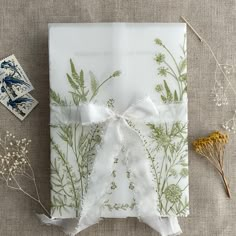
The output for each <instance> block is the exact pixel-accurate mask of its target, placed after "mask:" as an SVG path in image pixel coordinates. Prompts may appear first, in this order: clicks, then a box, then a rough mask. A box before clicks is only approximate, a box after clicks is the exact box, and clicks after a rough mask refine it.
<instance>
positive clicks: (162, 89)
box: [155, 37, 187, 103]
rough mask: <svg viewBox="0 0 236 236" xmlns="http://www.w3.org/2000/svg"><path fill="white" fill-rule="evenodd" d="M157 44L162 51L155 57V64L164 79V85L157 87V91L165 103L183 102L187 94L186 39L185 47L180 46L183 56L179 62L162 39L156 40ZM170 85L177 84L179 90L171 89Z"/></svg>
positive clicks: (160, 84)
mask: <svg viewBox="0 0 236 236" xmlns="http://www.w3.org/2000/svg"><path fill="white" fill-rule="evenodd" d="M155 43H156V45H157V46H158V47H159V48H160V49H161V50H162V52H159V53H158V54H157V55H156V56H155V62H156V63H157V65H158V76H160V77H162V78H164V79H163V81H162V83H159V84H157V85H156V87H155V90H156V92H158V93H159V94H160V97H161V100H162V101H163V102H164V103H170V102H181V101H182V100H183V97H184V94H185V93H187V73H186V68H187V58H186V37H184V42H183V45H181V46H180V48H181V51H182V56H180V59H179V60H177V59H176V58H175V57H174V55H173V54H172V53H171V51H170V50H169V49H168V48H167V47H166V46H165V44H164V43H163V42H162V41H161V40H160V39H158V38H157V39H155ZM170 62H171V63H170ZM165 78H166V79H165ZM170 83H172V84H173V83H176V85H177V88H176V89H171V88H170V85H169V84H170Z"/></svg>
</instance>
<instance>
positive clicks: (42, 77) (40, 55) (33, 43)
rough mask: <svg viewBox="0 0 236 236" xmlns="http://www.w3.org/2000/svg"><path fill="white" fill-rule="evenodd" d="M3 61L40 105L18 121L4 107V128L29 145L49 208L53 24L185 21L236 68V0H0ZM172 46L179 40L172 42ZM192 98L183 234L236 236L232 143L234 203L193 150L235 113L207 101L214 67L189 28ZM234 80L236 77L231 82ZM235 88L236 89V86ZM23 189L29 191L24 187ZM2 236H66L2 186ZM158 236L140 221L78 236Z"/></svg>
mask: <svg viewBox="0 0 236 236" xmlns="http://www.w3.org/2000/svg"><path fill="white" fill-rule="evenodd" d="M0 6H1V7H0V55H1V58H4V57H6V56H8V55H10V54H12V53H14V54H15V55H16V57H17V59H18V60H19V62H20V63H21V65H22V67H23V68H24V70H25V71H26V73H27V75H28V76H29V78H30V80H31V82H32V84H33V85H34V87H35V91H33V92H32V95H33V96H35V98H36V99H38V100H39V102H40V103H39V106H38V107H37V108H36V109H35V110H34V111H33V112H32V113H31V114H30V115H29V117H28V118H27V119H26V120H25V121H24V122H22V123H21V122H20V121H19V120H18V119H17V118H16V117H14V116H13V115H12V114H11V113H10V112H9V111H8V110H7V109H5V108H4V107H3V106H1V107H0V114H1V115H0V117H1V125H0V130H1V131H3V130H6V129H8V130H9V131H11V132H12V133H14V134H15V135H16V136H19V137H27V138H31V139H32V141H33V142H32V145H31V150H30V151H31V152H30V153H31V156H30V158H31V160H32V164H33V166H34V169H35V174H36V177H37V180H38V185H39V191H40V193H41V196H42V201H43V202H44V203H45V204H46V206H47V208H48V209H49V205H50V181H49V180H50V149H49V147H50V140H49V126H48V125H49V76H48V71H49V68H48V25H47V24H48V23H51V22H55V23H61V22H64V23H67V22H113V21H114V22H121V21H122V22H180V15H184V16H185V17H187V18H188V19H189V20H190V21H191V23H192V24H193V25H194V26H195V28H196V29H197V30H198V31H199V33H201V35H202V36H203V37H204V38H205V39H206V40H207V41H208V42H209V43H210V45H211V46H212V48H213V50H214V51H215V52H216V55H217V57H218V59H219V61H220V62H221V63H233V64H234V65H236V58H235V55H236V41H235V37H236V2H235V1H234V0H227V1H226V0H224V1H222V0H206V1H203V0H200V1H193V0H189V1H187V0H185V1H183V0H179V1H171V0H161V1H159V0H146V1H144V0H128V1H127V0H119V1H115V0H114V1H111V0H106V1H105V0H103V1H102V0H81V1H79V0H77V1H75V0H70V1H68V0H49V1H45V0H42V1H36V0H29V1H26V0H12V1H7V0H0ZM173 40H174V39H173ZM187 43H188V98H189V145H190V152H189V163H190V173H189V174H190V212H191V214H190V216H189V217H187V218H181V219H180V220H179V221H180V225H181V227H182V230H183V234H182V235H183V236H190V235H191V236H212V235H217V236H224V235H225V236H226V235H227V236H234V235H235V233H236V224H235V220H236V204H235V203H236V200H235V198H236V188H235V187H234V186H235V184H234V183H236V172H235V168H236V162H235V137H234V136H233V135H231V136H230V140H231V141H230V144H229V146H228V148H227V152H226V159H227V161H226V165H225V170H226V173H227V175H228V176H229V177H230V178H229V179H230V185H231V189H232V199H231V200H228V199H227V197H226V195H225V192H224V189H223V185H222V183H221V182H220V178H219V176H218V174H217V173H216V171H214V170H213V168H212V167H211V166H210V164H209V163H207V162H206V161H205V160H204V159H201V158H200V157H198V156H197V155H196V154H195V153H194V152H193V151H192V148H191V142H192V140H193V139H194V138H196V137H199V136H201V135H206V134H208V133H209V132H211V131H213V130H216V129H219V128H220V127H219V124H220V123H221V122H223V121H224V119H227V118H228V117H230V116H231V115H232V111H233V109H235V107H234V104H235V99H234V98H235V97H234V95H233V94H230V93H229V96H228V98H229V100H230V105H228V106H227V107H219V108H217V107H216V106H215V105H214V103H213V102H212V101H211V100H210V90H211V87H212V86H213V83H214V81H213V80H214V69H215V63H214V61H213V59H212V57H211V55H210V53H209V51H208V50H207V49H206V48H205V47H203V46H202V44H201V43H200V42H199V40H198V39H197V37H196V36H195V35H194V34H193V33H192V32H191V31H190V30H188V42H187ZM234 77H235V76H234ZM232 82H233V83H234V81H232ZM234 85H235V86H236V83H234ZM25 187H26V188H27V187H28V188H29V187H30V186H27V185H26V186H25ZM0 199H1V201H0V209H1V211H0V219H1V220H0V235H4V236H31V235H34V236H40V235H43V236H54V235H55V236H63V235H64V234H63V232H61V231H60V230H59V229H58V228H56V227H47V226H43V225H40V223H39V221H38V219H37V218H36V217H35V213H36V212H37V213H40V212H41V208H40V207H39V206H38V205H37V204H36V203H34V202H32V201H31V200H30V199H27V198H26V196H24V195H22V194H21V193H18V192H14V191H12V190H9V189H8V188H7V187H5V186H4V184H1V185H0ZM124 234H125V235H128V236H132V235H137V236H149V235H152V236H154V235H155V236H157V235H158V233H156V232H155V231H153V230H152V229H150V228H149V227H148V226H146V225H144V224H142V223H139V222H138V220H137V219H134V218H129V219H106V220H104V221H102V222H101V223H100V224H98V225H94V226H92V227H90V228H88V229H87V230H85V231H84V232H82V233H81V236H85V235H86V236H95V235H96V236H99V235H103V236H110V235H114V236H120V235H124Z"/></svg>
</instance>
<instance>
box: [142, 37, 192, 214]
mask: <svg viewBox="0 0 236 236" xmlns="http://www.w3.org/2000/svg"><path fill="white" fill-rule="evenodd" d="M155 43H156V45H158V47H159V48H160V49H161V50H162V51H161V52H159V53H158V54H157V55H156V57H155V61H156V63H157V65H158V66H159V67H158V75H159V77H164V78H166V79H164V80H163V81H162V79H160V80H161V83H159V84H157V85H156V88H155V89H156V91H157V92H158V93H159V94H160V96H161V100H162V102H163V103H175V102H181V101H183V100H184V95H185V94H186V93H187V74H186V70H187V57H186V56H187V55H186V53H187V52H186V36H185V37H184V41H183V44H182V45H181V46H180V47H181V51H182V56H181V57H180V60H177V59H176V58H175V56H174V54H173V53H172V52H171V51H170V50H169V49H168V47H167V46H166V45H165V44H164V43H163V42H162V41H161V40H160V39H158V38H157V39H155ZM173 84H174V85H175V86H174V88H173ZM147 127H148V128H149V129H150V132H151V135H150V137H148V138H147V137H143V139H144V143H145V148H146V151H147V153H148V156H149V159H150V161H151V168H152V174H153V177H154V181H155V184H156V186H155V188H156V191H157V195H158V203H157V206H158V211H159V212H160V214H161V215H183V216H185V215H187V214H188V210H189V202H188V198H187V196H186V195H184V194H183V193H184V191H185V190H186V188H188V180H187V181H185V178H188V163H187V160H188V153H187V152H188V146H187V123H183V122H178V121H177V122H174V123H159V124H154V123H153V124H147ZM140 135H141V133H140ZM146 139H147V140H146ZM182 182H184V184H182ZM186 183H187V184H186Z"/></svg>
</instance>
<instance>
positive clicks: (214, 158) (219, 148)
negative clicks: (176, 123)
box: [193, 131, 231, 198]
mask: <svg viewBox="0 0 236 236" xmlns="http://www.w3.org/2000/svg"><path fill="white" fill-rule="evenodd" d="M228 140H229V137H228V135H227V134H224V133H221V132H219V131H216V132H213V133H212V134H210V135H209V136H208V137H203V138H199V139H197V140H195V141H194V142H193V147H194V150H195V151H196V152H197V153H198V154H200V155H201V156H203V157H206V158H207V160H208V161H209V162H210V163H211V164H212V165H213V166H214V167H215V168H216V169H217V171H218V172H219V174H220V175H221V177H222V180H223V183H224V186H225V190H226V193H227V196H228V197H229V198H230V197H231V194H230V188H229V184H228V182H227V179H226V177H225V174H224V151H225V145H226V144H227V143H228Z"/></svg>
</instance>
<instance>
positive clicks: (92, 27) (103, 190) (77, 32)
mask: <svg viewBox="0 0 236 236" xmlns="http://www.w3.org/2000/svg"><path fill="white" fill-rule="evenodd" d="M185 31H186V28H185V24H155V23H150V24H131V23H113V24H112V23H106V24H105V23H104V24H50V25H49V54H50V88H51V91H50V98H51V99H50V108H51V121H50V129H51V185H52V190H51V214H52V217H53V218H55V219H57V220H55V221H54V223H55V222H56V221H57V223H55V224H58V225H62V226H63V219H67V220H65V222H68V220H69V219H71V218H77V221H78V222H77V223H76V227H75V226H74V233H75V232H79V231H81V230H83V229H85V228H87V227H88V226H90V225H92V224H94V223H97V222H98V221H99V220H100V219H101V218H124V217H138V218H139V219H140V220H141V221H143V222H145V223H147V224H148V225H149V226H151V227H152V228H154V229H155V230H157V231H159V232H160V233H161V234H162V235H174V234H177V233H179V232H180V231H181V230H180V228H179V226H178V223H177V220H176V217H177V216H187V215H188V212H189V205H188V155H187V93H186V92H187V90H186V86H187V80H186V78H187V77H186V38H185ZM58 222H59V223H58ZM67 232H68V231H67ZM71 232H72V231H71Z"/></svg>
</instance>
